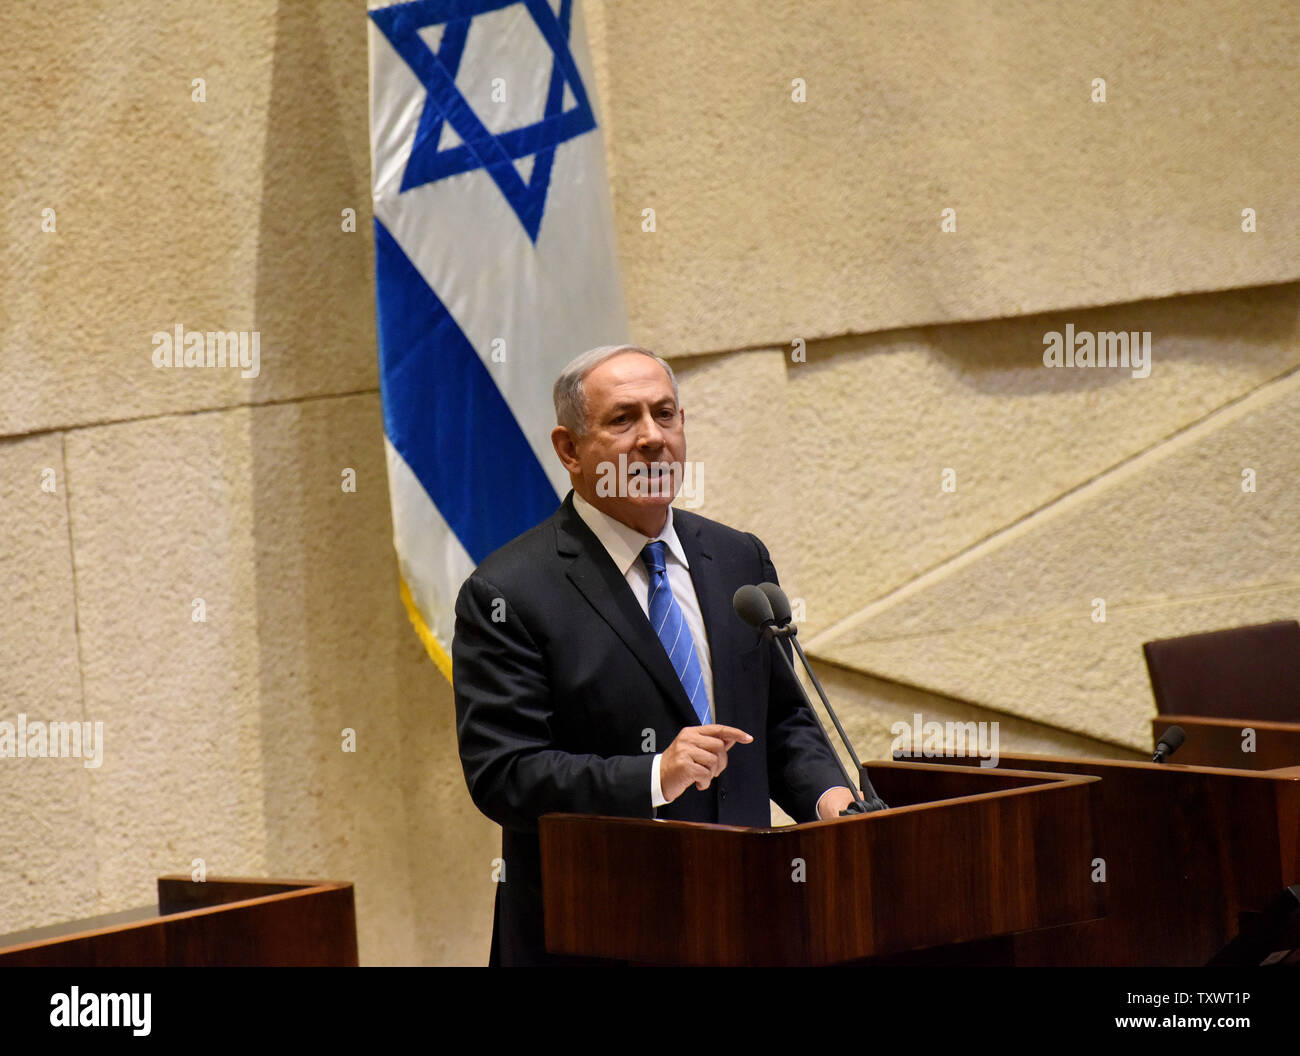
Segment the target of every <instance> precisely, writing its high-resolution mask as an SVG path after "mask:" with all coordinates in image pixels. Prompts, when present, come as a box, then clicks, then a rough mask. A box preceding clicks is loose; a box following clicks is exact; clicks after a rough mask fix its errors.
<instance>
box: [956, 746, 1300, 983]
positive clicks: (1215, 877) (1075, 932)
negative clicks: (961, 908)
mask: <svg viewBox="0 0 1300 1056" xmlns="http://www.w3.org/2000/svg"><path fill="white" fill-rule="evenodd" d="M972 762H974V761H972ZM1001 762H1002V763H1003V764H1005V765H1007V766H1011V767H1017V768H1021V769H1025V770H1041V771H1054V772H1058V773H1076V774H1089V775H1094V776H1098V777H1100V778H1101V779H1102V781H1101V789H1100V798H1099V801H1098V811H1099V817H1098V821H1099V827H1100V842H1099V845H1098V847H1099V850H1098V856H1099V857H1101V858H1104V859H1105V862H1106V888H1107V896H1108V897H1107V902H1108V907H1109V908H1108V914H1107V916H1106V918H1105V919H1104V920H1099V921H1094V922H1091V923H1086V924H1079V925H1073V926H1070V927H1064V928H1058V929H1053V930H1052V931H1050V932H1035V933H1031V934H1026V935H1018V936H1016V938H1015V941H1014V951H1015V952H1014V959H1015V963H1017V964H1020V965H1092V966H1099V965H1157V966H1173V965H1182V966H1192V965H1203V964H1205V962H1206V961H1208V960H1209V959H1210V957H1211V956H1213V955H1214V954H1215V953H1216V952H1218V950H1220V949H1221V948H1222V947H1223V946H1225V945H1226V944H1227V943H1228V941H1229V940H1230V939H1231V938H1232V937H1233V936H1234V935H1235V934H1236V932H1237V914H1238V912H1239V911H1240V910H1243V909H1248V910H1256V909H1263V908H1264V907H1265V906H1267V905H1268V904H1269V903H1271V902H1272V901H1273V899H1274V898H1275V897H1276V896H1277V895H1278V893H1279V892H1280V891H1281V890H1282V888H1283V887H1284V886H1285V885H1287V884H1292V883H1296V882H1300V834H1298V833H1297V828H1298V827H1300V768H1296V769H1292V770H1283V771H1269V772H1252V771H1246V770H1225V769H1212V768H1207V767H1191V766H1184V765H1174V764H1164V765H1157V764H1153V763H1133V762H1124V761H1120V760H1112V759H1068V758H1062V757H1049V756H1037V755H1026V754H1018V753H1007V752H1003V753H1002V756H1001Z"/></svg>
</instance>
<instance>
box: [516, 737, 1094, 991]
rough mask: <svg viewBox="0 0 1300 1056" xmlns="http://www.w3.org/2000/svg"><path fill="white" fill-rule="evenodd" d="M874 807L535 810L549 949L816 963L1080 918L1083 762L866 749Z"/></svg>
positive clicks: (1089, 908)
mask: <svg viewBox="0 0 1300 1056" xmlns="http://www.w3.org/2000/svg"><path fill="white" fill-rule="evenodd" d="M868 769H869V771H870V774H871V778H872V781H873V783H874V785H875V787H876V790H877V792H879V794H880V796H881V798H883V799H884V800H885V801H886V802H887V803H889V804H890V807H891V809H890V810H888V811H881V812H877V813H875V814H868V815H859V816H856V817H846V818H839V819H836V820H833V821H822V822H811V823H807V824H803V825H792V826H785V827H780V828H752V829H750V828H740V827H733V826H726V825H702V824H693V823H687V822H673V821H652V820H648V819H647V820H642V819H627V818H605V817H593V816H588V815H577V814H551V815H546V816H544V817H543V818H542V819H541V823H540V832H541V847H542V890H543V893H544V900H545V901H544V905H545V917H546V945H547V948H548V949H549V950H550V951H551V952H552V953H561V954H575V955H585V956H590V957H603V958H610V959H614V960H619V961H629V962H633V963H642V964H659V965H826V964H837V963H845V962H851V961H856V960H860V959H863V958H879V957H884V956H888V955H892V954H899V953H903V952H904V951H910V950H917V949H925V948H933V947H947V946H949V945H950V944H954V943H966V942H971V941H973V940H981V939H987V938H990V937H992V936H1002V935H1008V934H1010V933H1012V932H1020V931H1026V930H1029V929H1035V928H1047V927H1052V926H1054V925H1062V924H1067V923H1071V922H1075V921H1083V920H1090V919H1094V918H1097V917H1099V916H1101V915H1102V914H1103V913H1104V912H1105V902H1104V899H1105V885H1102V884H1096V883H1093V882H1092V880H1091V878H1090V871H1091V866H1090V864H1089V863H1090V861H1091V859H1092V857H1093V853H1094V848H1095V847H1096V845H1097V838H1098V837H1097V832H1096V824H1095V821H1096V816H1095V809H1096V802H1097V795H1098V792H1099V786H1100V782H1099V781H1098V780H1097V779H1096V778H1095V777H1090V776H1079V775H1068V774H1048V773H1023V772H1012V771H1008V770H992V769H989V770H984V769H968V768H964V767H961V766H931V765H927V764H921V763H907V762H873V763H870V764H869V766H868Z"/></svg>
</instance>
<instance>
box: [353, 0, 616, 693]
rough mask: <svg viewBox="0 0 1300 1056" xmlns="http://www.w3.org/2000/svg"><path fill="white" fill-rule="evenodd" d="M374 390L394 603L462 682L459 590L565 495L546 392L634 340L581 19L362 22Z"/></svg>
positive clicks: (478, 5)
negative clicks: (586, 360)
mask: <svg viewBox="0 0 1300 1056" xmlns="http://www.w3.org/2000/svg"><path fill="white" fill-rule="evenodd" d="M369 16H370V147H371V183H372V191H373V195H374V235H375V288H376V300H377V315H378V329H379V382H380V391H381V395H382V399H383V408H384V432H385V440H386V446H387V455H388V487H389V493H390V497H391V501H392V511H393V535H394V545H395V547H396V550H397V557H398V563H399V567H400V571H401V577H402V597H403V600H404V601H405V602H406V607H407V612H408V614H409V615H410V617H411V622H412V623H413V624H414V625H415V628H416V631H417V632H418V633H419V634H420V637H421V639H422V640H423V641H424V644H425V646H426V647H427V648H428V650H429V654H430V656H431V657H432V658H433V659H434V661H435V663H437V664H438V666H439V668H440V669H441V670H442V672H443V674H445V675H446V676H447V677H448V678H450V677H451V659H450V647H451V636H452V631H453V628H454V615H453V606H454V604H455V600H456V593H457V591H458V590H459V588H460V585H461V583H462V582H463V581H464V580H465V578H466V577H467V576H468V575H469V574H470V572H472V571H473V569H474V567H475V566H476V565H477V564H478V563H479V562H480V561H482V560H483V558H485V557H486V556H487V555H488V554H489V553H491V552H492V551H493V550H495V549H496V548H497V547H499V546H501V545H502V544H504V543H506V542H508V541H509V540H511V539H513V538H514V537H515V536H517V535H518V534H520V533H521V532H523V531H525V530H526V529H528V528H531V527H532V526H533V525H535V524H537V523H539V522H540V521H542V520H544V519H545V518H547V517H548V516H550V515H551V514H552V513H553V512H554V511H555V508H556V506H557V505H558V504H559V500H560V497H561V496H563V495H564V493H565V492H566V491H567V490H568V487H569V483H568V476H567V474H566V473H565V472H564V469H563V467H562V466H561V465H560V463H559V460H558V459H557V458H556V457H555V453H554V450H553V449H552V447H551V441H550V432H551V429H552V428H553V427H554V425H555V416H554V411H553V409H552V406H551V386H552V384H553V383H554V380H555V377H556V375H558V373H559V371H560V368H561V367H563V366H564V364H565V363H567V362H568V361H569V360H570V359H572V358H573V357H574V356H575V355H577V354H578V353H579V352H582V351H584V350H585V349H588V348H592V347H595V346H597V345H607V344H621V343H624V342H626V340H627V336H628V335H627V318H626V314H625V311H624V307H623V298H622V291H621V287H620V283H619V274H618V259H617V251H616V246H615V240H614V231H613V221H612V214H611V209H610V201H609V186H608V182H607V180H606V178H605V154H604V142H603V137H602V135H601V132H600V128H599V126H598V123H597V120H596V107H595V105H594V100H593V78H592V74H591V62H590V58H589V56H588V54H587V49H586V42H585V38H584V34H583V27H582V19H581V11H580V9H579V8H578V7H577V5H575V3H574V2H573V0H523V2H517V0H415V2H413V3H398V4H391V5H388V6H377V7H373V8H372V9H371V10H370V12H369Z"/></svg>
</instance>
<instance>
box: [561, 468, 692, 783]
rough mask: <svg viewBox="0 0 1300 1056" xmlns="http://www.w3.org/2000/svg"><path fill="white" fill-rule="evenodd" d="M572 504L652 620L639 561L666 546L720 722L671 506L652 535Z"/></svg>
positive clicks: (667, 565)
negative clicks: (655, 546)
mask: <svg viewBox="0 0 1300 1056" xmlns="http://www.w3.org/2000/svg"><path fill="white" fill-rule="evenodd" d="M573 508H574V510H576V511H577V514H578V516H579V517H581V518H582V520H583V522H584V523H585V524H586V525H587V527H588V528H590V529H591V531H592V533H593V534H594V535H595V536H596V538H597V539H599V540H600V545H601V546H603V547H604V548H605V552H606V553H608V554H609V556H610V558H611V559H612V560H613V562H614V567H615V568H617V569H618V570H619V572H620V573H621V574H622V576H623V578H624V579H625V580H627V585H628V586H629V587H631V588H632V593H633V594H634V595H635V596H636V600H637V604H639V605H640V606H641V611H642V612H644V613H645V615H646V619H647V620H649V619H650V570H649V569H648V568H646V566H645V562H644V561H642V560H641V551H642V550H644V549H645V547H646V544H647V543H652V542H654V541H655V540H656V539H658V540H662V541H663V544H664V571H665V572H666V573H667V575H668V586H669V587H670V588H671V590H672V592H673V597H674V598H675V599H676V600H677V604H678V606H679V607H680V608H681V610H682V615H683V616H684V617H685V619H686V626H687V628H689V630H690V632H691V637H692V638H693V639H694V640H695V655H696V657H697V658H698V659H699V661H700V670H701V671H702V672H703V673H704V689H705V692H706V693H707V694H708V696H709V722H716V721H717V716H716V714H715V713H714V710H713V664H712V658H711V656H710V655H709V638H708V634H707V633H706V632H705V630H704V617H703V616H702V615H701V614H700V599H699V598H697V597H696V596H695V584H694V583H692V582H691V566H690V562H688V561H687V560H686V551H685V550H683V549H682V544H681V540H679V539H678V538H677V532H676V531H675V530H674V529H673V508H672V507H671V506H669V507H668V517H667V519H666V520H665V521H664V527H663V531H661V532H660V533H659V534H658V535H656V536H655V537H654V539H651V538H650V537H648V536H645V535H642V534H641V533H640V532H638V531H637V530H636V529H635V528H629V527H628V526H627V525H626V524H624V523H623V522H622V521H616V520H615V519H614V518H613V517H611V516H610V515H609V514H607V513H605V512H603V511H602V510H598V509H596V507H595V506H593V505H592V504H591V503H589V502H588V501H587V500H586V499H584V498H583V497H582V496H581V495H579V494H578V493H577V492H576V491H575V492H574V493H573ZM662 758H663V753H662V752H660V753H659V754H657V755H656V756H655V758H654V763H653V765H652V766H651V769H650V799H651V802H652V803H653V804H654V806H656V807H662V806H664V805H665V804H666V803H667V802H668V800H667V799H665V798H664V794H663V787H662V786H661V785H660V783H659V762H660V760H661V759H662Z"/></svg>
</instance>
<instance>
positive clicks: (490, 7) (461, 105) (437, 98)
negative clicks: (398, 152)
mask: <svg viewBox="0 0 1300 1056" xmlns="http://www.w3.org/2000/svg"><path fill="white" fill-rule="evenodd" d="M572 6H573V5H572V0H564V2H563V3H562V4H561V5H560V11H559V13H558V16H557V13H556V12H555V11H553V10H552V9H551V7H550V6H549V5H548V4H547V2H546V0H522V2H519V0H415V2H413V3H404V4H395V5H393V6H392V7H387V8H383V9H381V10H378V11H372V12H371V14H370V17H371V19H373V21H374V23H375V25H377V26H378V27H379V28H380V30H382V31H383V33H384V35H385V36H386V37H387V38H388V40H389V41H390V43H391V44H392V45H393V48H394V49H395V50H396V51H397V53H398V54H399V55H400V56H401V57H402V58H403V59H405V60H406V64H407V65H408V66H410V68H411V69H412V71H414V72H415V74H416V76H418V77H419V79H420V83H421V84H422V85H423V86H424V89H425V91H426V92H427V95H426V98H425V102H424V108H423V111H422V112H421V114H420V124H419V127H418V128H417V129H416V133H415V142H414V144H413V145H412V147H411V153H410V157H409V158H408V159H407V163H406V168H405V170H404V172H403V174H402V184H401V190H403V191H408V190H410V189H411V188H413V187H419V186H421V185H422V184H426V183H432V182H434V181H436V180H442V179H446V178H447V177H448V176H455V175H457V174H458V173H462V172H469V171H471V170H473V169H484V170H485V171H487V173H488V174H489V175H490V176H491V177H492V179H493V180H494V181H495V183H496V185H497V186H498V187H499V188H500V189H501V193H502V194H503V195H505V198H506V201H508V202H509V203H510V205H511V207H512V208H513V209H514V211H515V213H516V215H517V216H518V217H519V222H520V223H521V224H523V225H524V229H525V230H526V231H527V232H528V236H529V238H531V239H533V240H534V241H536V239H537V230H538V228H539V226H540V225H541V220H542V211H543V208H544V205H545V201H546V189H547V186H548V184H549V182H550V178H551V166H552V163H553V161H554V158H555V148H556V147H557V146H558V145H559V144H561V143H563V142H564V141H565V140H568V139H572V138H573V137H574V136H580V135H582V134H583V133H584V132H590V131H591V130H592V129H594V128H595V127H596V118H595V115H594V114H593V113H592V110H591V103H590V102H589V101H588V99H587V93H586V90H585V88H584V87H583V83H582V77H581V75H580V74H579V73H578V68H577V66H576V65H575V64H574V61H573V55H572V53H571V52H570V51H569V22H570V18H571V14H572ZM507 7H520V8H523V9H525V10H526V11H527V14H528V16H529V17H530V18H531V19H532V21H533V23H534V24H535V25H536V27H537V30H538V32H539V34H540V35H541V37H542V39H543V40H544V41H545V43H546V45H547V46H548V47H549V49H550V52H551V58H552V64H551V71H550V80H549V83H548V85H547V89H546V96H545V107H544V109H543V113H542V116H541V117H540V118H539V119H538V120H536V121H533V122H532V123H530V124H527V125H524V126H523V127H517V128H512V129H509V130H507V131H503V132H500V133H494V132H493V131H492V130H491V129H490V128H489V127H488V126H487V125H486V124H485V123H484V122H483V120H482V119H481V118H480V117H479V115H478V114H477V113H476V112H475V109H474V106H473V105H471V103H470V101H469V100H467V99H466V98H465V94H464V92H463V91H462V90H461V89H460V88H458V87H457V84H456V75H457V73H458V72H459V71H460V66H461V62H462V60H463V58H464V56H465V45H466V42H467V39H468V36H469V32H470V25H471V23H472V22H473V20H474V17H475V16H476V15H482V14H487V13H489V12H494V11H498V10H501V9H503V8H507ZM429 29H441V32H440V33H438V34H437V35H436V36H435V37H433V40H434V41H435V42H436V43H431V41H430V36H429V35H428V34H427V33H426V31H427V30H429ZM502 90H508V87H506V84H505V82H504V81H503V83H502ZM566 99H569V100H571V101H572V104H573V105H571V106H569V107H568V108H567V109H565V108H564V106H563V104H564V102H565V100H566ZM449 130H450V135H448V131H449ZM444 136H446V138H447V140H449V144H448V145H446V146H442V145H441V144H443V142H444ZM529 157H532V158H534V159H535V160H534V161H533V164H532V172H531V174H530V177H529V178H528V179H527V180H525V179H524V177H523V175H522V174H521V172H520V170H519V169H518V168H517V167H516V164H515V163H516V162H517V161H518V159H521V158H529Z"/></svg>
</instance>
